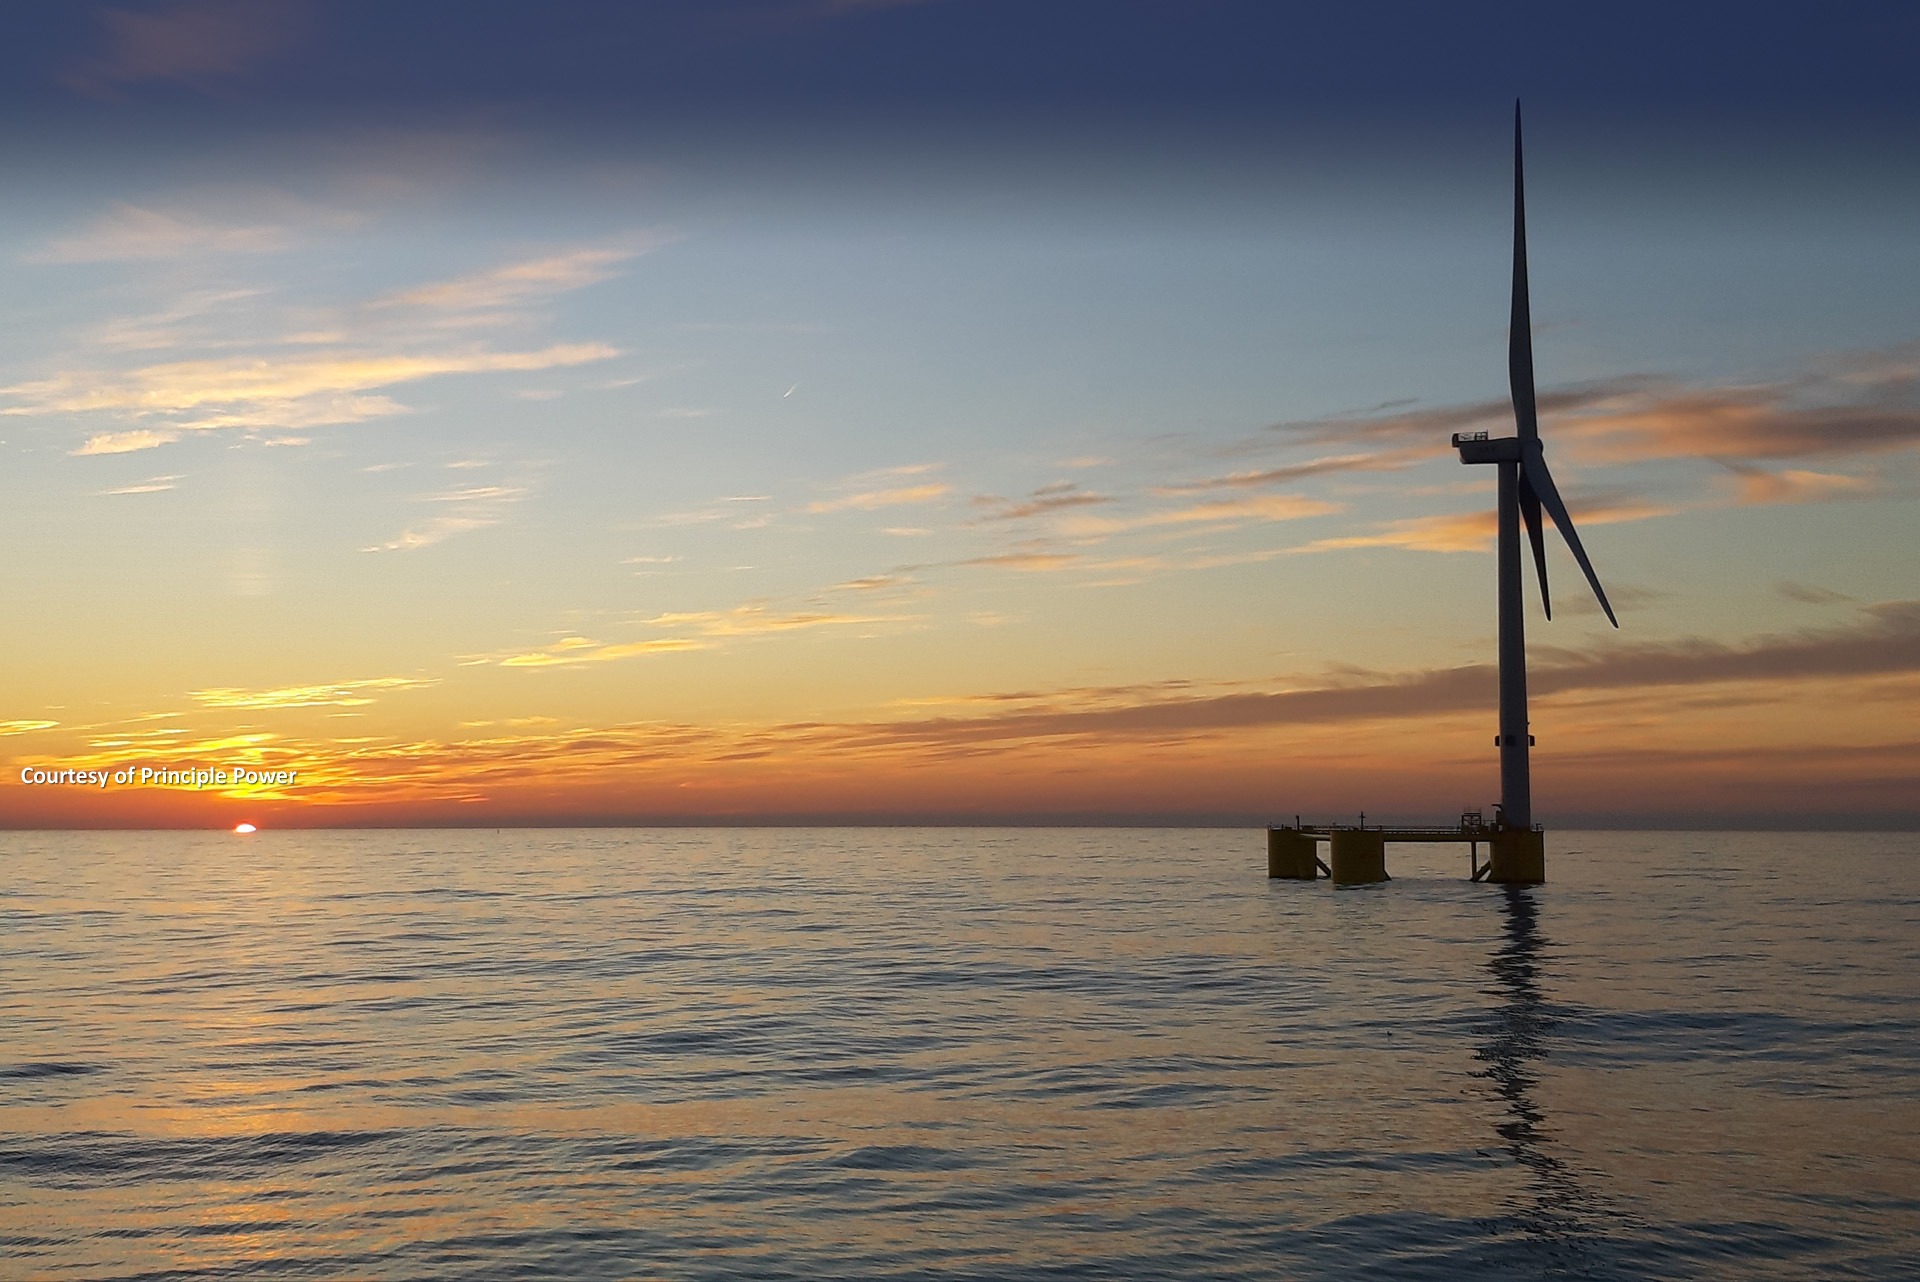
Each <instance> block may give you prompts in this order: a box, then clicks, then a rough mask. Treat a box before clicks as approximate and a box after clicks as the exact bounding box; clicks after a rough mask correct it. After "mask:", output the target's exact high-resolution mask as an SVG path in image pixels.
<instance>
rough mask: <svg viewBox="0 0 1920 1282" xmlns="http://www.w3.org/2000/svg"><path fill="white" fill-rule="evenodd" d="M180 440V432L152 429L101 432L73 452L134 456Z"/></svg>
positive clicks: (140, 428) (78, 453)
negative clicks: (139, 451)
mask: <svg viewBox="0 0 1920 1282" xmlns="http://www.w3.org/2000/svg"><path fill="white" fill-rule="evenodd" d="M179 439H180V433H178V432H156V431H154V430H153V429H151V428H146V427H139V428H135V429H134V430H133V431H131V432H101V433H99V434H98V435H95V436H90V437H88V438H87V443H86V444H85V445H82V446H81V447H80V448H79V449H77V450H73V451H72V453H74V454H76V455H87V454H132V453H134V452H136V451H138V450H151V449H157V448H159V447H160V446H162V445H168V444H171V443H172V442H174V441H177V440H179Z"/></svg>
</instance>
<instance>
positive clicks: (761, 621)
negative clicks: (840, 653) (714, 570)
mask: <svg viewBox="0 0 1920 1282" xmlns="http://www.w3.org/2000/svg"><path fill="white" fill-rule="evenodd" d="M917 621H918V620H917V619H916V618H915V617H914V616H910V615H897V614H844V613H841V612H838V611H833V610H802V611H795V612H790V613H784V614H783V613H780V612H778V611H776V610H773V609H771V608H769V607H768V606H765V605H759V604H754V605H741V606H735V607H734V608H733V609H731V610H718V611H713V610H702V611H692V612H686V613H670V614H661V615H656V616H655V617H653V618H651V619H648V620H647V622H648V624H650V625H651V626H653V627H656V628H687V629H690V630H692V631H694V632H697V633H699V634H700V635H701V636H709V637H737V636H753V635H756V634H759V633H765V632H797V631H801V630H804V629H809V628H845V627H856V626H865V625H869V624H875V623H912V622H917Z"/></svg>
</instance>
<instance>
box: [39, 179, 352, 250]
mask: <svg viewBox="0 0 1920 1282" xmlns="http://www.w3.org/2000/svg"><path fill="white" fill-rule="evenodd" d="M195 204H206V205H212V206H214V207H216V208H217V209H218V211H219V212H218V213H210V212H206V211H204V210H202V209H200V208H196V207H193V206H185V207H177V208H172V209H168V208H152V207H148V206H141V205H130V204H126V203H117V204H115V205H114V206H113V207H112V208H111V209H109V210H108V211H107V212H106V213H105V214H102V215H101V216H100V217H98V218H96V219H95V220H94V221H93V222H91V223H89V224H88V225H87V226H85V227H83V228H81V229H80V230H79V231H77V232H75V233H73V234H72V235H69V236H61V237H57V238H56V239H54V240H52V241H49V242H48V243H47V245H46V247H45V248H44V249H42V250H40V251H39V252H38V253H36V254H34V255H32V256H31V257H30V259H29V261H31V262H38V263H100V262H123V261H129V260H137V259H169V258H186V257H190V256H196V255H205V254H271V253H277V252H280V251H282V250H287V249H291V248H293V247H295V246H297V245H300V244H302V243H304V242H305V241H307V240H308V239H310V238H311V237H312V236H313V235H314V234H315V233H317V232H321V231H337V230H341V229H345V228H349V227H354V226H357V225H358V224H359V223H361V222H362V221H363V219H362V218H361V217H360V216H359V215H357V214H354V213H351V212H349V211H346V210H340V209H331V208H326V207H323V206H319V205H314V204H311V203H308V202H305V201H300V200H296V199H294V198H292V197H290V196H286V195H284V194H281V193H278V192H272V191H255V190H247V191H220V192H210V193H205V194H203V195H202V196H201V197H200V199H199V200H198V201H196V202H195ZM236 214H239V215H241V216H242V217H240V218H238V219H236Z"/></svg>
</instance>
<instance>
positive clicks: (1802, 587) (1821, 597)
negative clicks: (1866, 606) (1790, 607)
mask: <svg viewBox="0 0 1920 1282" xmlns="http://www.w3.org/2000/svg"><path fill="white" fill-rule="evenodd" d="M1774 591H1776V592H1778V593H1779V594H1780V595H1781V596H1783V597H1785V598H1786V599H1787V600H1789V601H1798V602H1799V603H1800V604H1801V605H1847V604H1850V603H1851V602H1852V601H1853V598H1852V597H1850V596H1848V595H1847V594H1846V593H1844V592H1835V591H1834V590H1833V589H1832V588H1827V587H1821V586H1820V585H1819V584H1817V583H1796V582H1794V581H1793V580H1792V579H1782V580H1781V581H1780V582H1779V583H1776V584H1774Z"/></svg>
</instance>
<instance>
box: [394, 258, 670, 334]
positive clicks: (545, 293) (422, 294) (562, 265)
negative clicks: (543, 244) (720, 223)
mask: <svg viewBox="0 0 1920 1282" xmlns="http://www.w3.org/2000/svg"><path fill="white" fill-rule="evenodd" d="M662 239H663V238H660V237H650V238H648V239H647V240H646V241H645V242H643V243H638V244H629V245H620V246H601V247H596V248H590V249H576V250H572V251H570V252H568V253H564V254H554V255H550V256H548V257H545V258H533V259H527V260H525V261H522V262H517V263H508V264H506V265H504V266H501V267H494V268H489V269H487V270H485V271H480V272H474V273H471V274H469V275H466V276H459V277H455V278H454V279H452V280H446V281H438V282H435V283H433V284H428V285H420V286H416V287H414V288H412V289H407V290H402V291H400V292H399V293H397V294H392V295H389V296H388V297H386V298H384V299H381V300H379V301H377V302H375V303H374V304H372V306H373V307H374V308H376V309H381V308H395V307H410V308H421V309H427V310H432V311H435V312H440V313H449V314H458V315H460V316H461V317H463V318H464V320H465V322H466V323H485V322H486V321H488V320H489V319H491V318H492V317H493V316H494V315H495V314H496V313H499V312H501V311H504V310H506V309H510V308H516V307H523V306H526V305H527V304H529V303H533V302H536V301H539V300H541V299H546V298H550V297H552V296H553V295H555V294H560V293H565V292H568V291H571V290H576V289H584V288H586V287H587V286H589V285H597V284H599V283H601V282H602V281H607V280H612V279H613V278H614V277H615V276H617V275H619V274H620V273H619V271H618V270H617V269H618V268H619V267H620V266H621V265H622V264H623V263H626V262H627V261H628V260H630V259H632V258H634V257H636V256H637V255H639V254H642V253H645V252H646V251H647V250H648V249H651V248H653V247H654V246H655V245H657V244H659V243H661V241H662Z"/></svg>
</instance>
